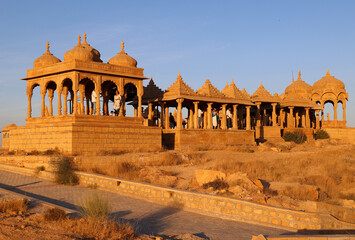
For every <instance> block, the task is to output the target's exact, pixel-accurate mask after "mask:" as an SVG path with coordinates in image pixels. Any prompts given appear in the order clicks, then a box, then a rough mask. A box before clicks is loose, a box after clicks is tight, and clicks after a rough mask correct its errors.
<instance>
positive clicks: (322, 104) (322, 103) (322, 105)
mask: <svg viewBox="0 0 355 240" xmlns="http://www.w3.org/2000/svg"><path fill="white" fill-rule="evenodd" d="M320 106H321V107H322V122H324V102H321V104H320Z"/></svg>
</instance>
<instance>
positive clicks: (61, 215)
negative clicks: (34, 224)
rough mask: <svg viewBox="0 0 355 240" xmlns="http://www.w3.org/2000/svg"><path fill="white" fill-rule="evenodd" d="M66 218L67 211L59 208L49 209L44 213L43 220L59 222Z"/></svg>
mask: <svg viewBox="0 0 355 240" xmlns="http://www.w3.org/2000/svg"><path fill="white" fill-rule="evenodd" d="M66 216H67V214H66V213H65V211H64V210H62V209H60V208H57V207H55V208H50V209H47V210H46V211H44V213H43V219H44V220H46V221H58V220H62V219H65V217H66Z"/></svg>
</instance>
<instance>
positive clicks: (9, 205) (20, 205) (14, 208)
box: [0, 198, 28, 213]
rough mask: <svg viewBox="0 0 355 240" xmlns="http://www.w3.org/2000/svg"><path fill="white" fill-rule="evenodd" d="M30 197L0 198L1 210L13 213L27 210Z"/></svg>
mask: <svg viewBox="0 0 355 240" xmlns="http://www.w3.org/2000/svg"><path fill="white" fill-rule="evenodd" d="M27 207H28V199H26V198H24V199H13V200H8V199H2V200H0V212H1V213H12V212H16V213H19V212H27Z"/></svg>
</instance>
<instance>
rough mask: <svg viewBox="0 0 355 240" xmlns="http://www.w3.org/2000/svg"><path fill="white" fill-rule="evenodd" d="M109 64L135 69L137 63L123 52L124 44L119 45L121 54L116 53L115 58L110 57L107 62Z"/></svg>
mask: <svg viewBox="0 0 355 240" xmlns="http://www.w3.org/2000/svg"><path fill="white" fill-rule="evenodd" d="M108 63H109V64H112V65H120V66H127V67H137V61H136V60H135V59H134V58H133V57H131V56H129V55H128V54H127V53H125V51H124V42H123V41H122V43H121V52H119V53H117V55H116V56H114V57H112V58H111V59H110V60H109V61H108Z"/></svg>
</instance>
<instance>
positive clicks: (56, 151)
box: [42, 147, 60, 156]
mask: <svg viewBox="0 0 355 240" xmlns="http://www.w3.org/2000/svg"><path fill="white" fill-rule="evenodd" d="M42 154H43V155H49V156H52V155H59V154H60V150H59V149H58V148H57V147H56V148H54V149H47V150H46V151H44V152H43V153H42Z"/></svg>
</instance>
